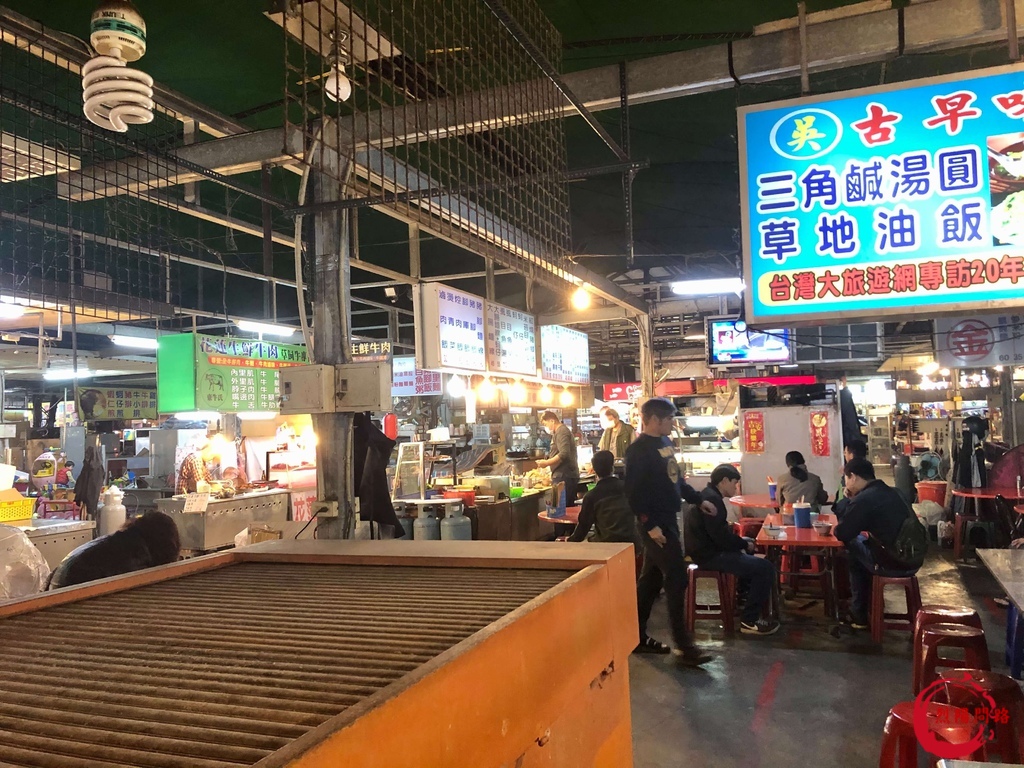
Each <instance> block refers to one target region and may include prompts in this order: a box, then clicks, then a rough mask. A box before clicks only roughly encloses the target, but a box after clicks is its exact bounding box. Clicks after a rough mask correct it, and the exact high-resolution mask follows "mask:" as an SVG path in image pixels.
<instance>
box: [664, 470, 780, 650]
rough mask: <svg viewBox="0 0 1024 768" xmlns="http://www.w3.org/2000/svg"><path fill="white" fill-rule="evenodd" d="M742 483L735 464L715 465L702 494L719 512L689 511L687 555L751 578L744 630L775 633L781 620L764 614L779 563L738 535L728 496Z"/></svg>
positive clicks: (706, 565) (712, 567) (742, 622)
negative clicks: (728, 509)
mask: <svg viewBox="0 0 1024 768" xmlns="http://www.w3.org/2000/svg"><path fill="white" fill-rule="evenodd" d="M739 482H740V473H739V472H738V471H737V470H736V468H735V467H734V466H732V465H731V464H719V465H718V466H717V467H715V469H714V471H713V472H712V473H711V479H710V480H709V481H708V485H707V487H706V488H705V489H704V490H703V492H702V493H701V498H702V499H704V501H710V502H711V503H712V504H713V505H714V507H715V513H714V514H710V513H708V512H706V511H704V510H703V509H702V508H701V507H691V508H690V509H688V510H687V512H686V519H685V522H686V529H685V533H684V536H683V539H684V541H685V542H686V554H687V555H689V556H690V559H691V560H693V562H695V563H696V564H697V565H699V566H700V567H701V568H707V569H708V570H712V571H721V572H722V573H731V574H734V575H736V576H739V577H740V578H741V579H746V580H748V581H749V583H750V591H749V593H748V595H747V601H746V604H745V605H744V606H743V615H742V618H741V620H740V632H742V633H743V634H745V635H773V634H775V633H776V632H778V631H779V622H778V621H775V620H769V619H762V618H761V613H762V611H763V610H764V607H765V605H767V603H768V600H769V599H770V598H771V594H772V587H773V585H774V583H775V579H776V575H775V566H774V565H772V564H771V563H770V562H768V561H767V560H765V559H763V558H760V557H754V540H753V539H745V538H743V537H742V536H738V535H737V534H736V533H735V532H733V529H732V526H731V525H730V524H729V521H728V519H727V515H728V513H727V512H726V509H725V499H726V498H727V497H729V496H733V495H735V494H736V490H737V488H738V486H739Z"/></svg>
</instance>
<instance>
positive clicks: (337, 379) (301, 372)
mask: <svg viewBox="0 0 1024 768" xmlns="http://www.w3.org/2000/svg"><path fill="white" fill-rule="evenodd" d="M279 376H280V378H279V382H280V394H281V413H282V414H285V415H290V414H296V413H309V414H316V413H362V412H364V411H389V410H391V364H390V363H350V364H348V365H336V366H335V365H297V366H293V367H290V368H282V369H281V370H280V371H279Z"/></svg>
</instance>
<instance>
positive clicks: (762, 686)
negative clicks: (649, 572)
mask: <svg viewBox="0 0 1024 768" xmlns="http://www.w3.org/2000/svg"><path fill="white" fill-rule="evenodd" d="M951 560H952V558H951V556H950V554H949V551H948V550H943V551H941V552H937V553H936V554H935V555H934V556H933V557H932V558H931V559H930V560H929V561H928V563H926V565H925V567H924V568H923V569H922V571H921V573H920V574H919V577H920V579H921V589H922V593H923V599H924V602H925V603H926V604H927V603H943V604H953V605H963V604H972V605H974V606H975V607H976V608H977V609H978V610H979V612H980V613H981V615H982V619H983V622H984V623H985V629H986V634H987V636H988V642H989V648H990V651H991V655H992V660H993V664H994V665H995V668H996V669H997V670H1002V671H1005V669H1004V667H1003V664H1002V655H1003V653H1002V639H1003V634H1002V633H1003V628H1004V627H1005V623H1004V622H1005V612H1004V611H1003V610H1002V609H1001V608H999V607H998V606H996V604H995V603H994V602H993V601H992V599H991V598H992V597H993V596H997V595H1000V594H1001V593H1000V591H999V588H998V586H997V585H996V583H995V581H994V580H993V579H992V578H991V576H990V575H989V574H988V572H987V571H986V570H985V568H984V566H981V565H980V564H979V565H974V566H960V567H959V568H957V567H955V566H954V565H953V564H952V562H951ZM896 599H897V600H898V598H896ZM810 602H811V601H809V600H803V599H799V600H794V601H788V602H787V603H786V605H785V607H784V611H783V619H784V625H783V629H782V630H781V631H780V632H779V633H778V634H777V635H775V636H773V637H770V638H763V639H762V638H750V637H746V636H742V635H738V634H737V635H735V636H734V637H731V638H728V639H726V638H724V637H723V634H722V631H721V629H720V628H719V627H718V626H716V625H715V624H714V623H713V622H699V623H698V625H697V640H698V642H699V643H700V644H701V645H703V646H704V647H706V648H708V649H709V650H711V651H712V652H713V653H715V654H716V659H715V661H713V662H712V663H710V664H708V665H707V666H706V667H705V668H703V669H700V670H679V669H676V668H675V667H674V666H673V665H672V663H671V661H670V659H668V658H667V657H664V656H633V657H632V659H631V662H630V675H631V692H632V707H633V743H634V755H635V760H636V766H637V768H670V767H672V768H675V767H676V766H694V768H698V767H700V768H740V766H743V768H757V767H759V766H764V767H765V768H769V767H770V768H789V767H791V766H792V767H793V768H819V766H822V767H824V766H829V767H831V766H844V767H845V766H851V768H852V767H854V766H855V767H857V768H862V767H863V768H866V767H867V766H875V765H878V754H879V745H880V743H881V742H880V739H881V735H882V726H883V724H884V722H885V717H886V714H887V713H888V711H889V707H891V706H892V705H893V704H895V703H897V702H899V701H904V700H909V699H912V698H913V696H912V695H911V690H910V686H911V679H910V677H911V670H910V659H911V645H910V639H909V634H908V633H904V632H888V633H887V634H886V640H885V643H884V645H882V646H881V647H879V646H875V645H873V644H872V643H871V639H870V635H869V633H867V632H860V633H856V634H850V633H844V634H841V635H840V637H839V638H838V639H837V638H835V637H833V636H832V635H831V634H830V633H829V630H830V629H833V628H834V625H833V624H832V623H830V622H828V621H826V619H825V617H824V612H823V610H822V605H821V602H820V601H817V602H814V603H812V604H809V605H808V603H810ZM894 607H896V606H894ZM666 623H667V620H666V616H665V607H664V598H662V599H661V600H659V602H658V604H657V605H656V606H655V609H654V615H653V616H652V621H651V626H650V631H651V634H652V635H653V636H655V637H658V638H660V639H662V640H666V641H667V640H668V632H667V629H666ZM925 764H926V763H925V762H924V761H923V759H922V762H921V765H925Z"/></svg>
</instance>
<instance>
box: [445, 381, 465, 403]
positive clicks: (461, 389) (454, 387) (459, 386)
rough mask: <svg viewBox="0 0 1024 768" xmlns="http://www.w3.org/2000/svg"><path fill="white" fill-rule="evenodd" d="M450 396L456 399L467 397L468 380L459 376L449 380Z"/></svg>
mask: <svg viewBox="0 0 1024 768" xmlns="http://www.w3.org/2000/svg"><path fill="white" fill-rule="evenodd" d="M446 389H447V390H448V396H449V397H451V398H454V399H458V398H460V397H465V396H466V380H465V379H464V378H462V377H461V376H459V375H454V376H452V377H451V378H450V379H448V386H447V387H446Z"/></svg>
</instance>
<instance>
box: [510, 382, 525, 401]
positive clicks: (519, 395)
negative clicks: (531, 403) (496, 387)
mask: <svg viewBox="0 0 1024 768" xmlns="http://www.w3.org/2000/svg"><path fill="white" fill-rule="evenodd" d="M508 401H509V402H510V403H516V404H518V403H525V402H526V387H525V386H524V385H523V382H521V381H517V382H515V383H514V384H513V385H512V386H511V387H509V388H508Z"/></svg>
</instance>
